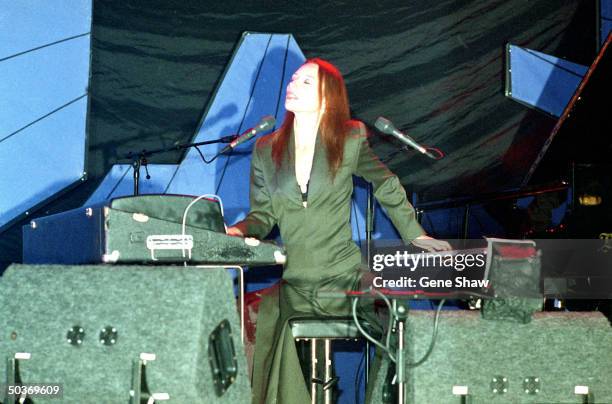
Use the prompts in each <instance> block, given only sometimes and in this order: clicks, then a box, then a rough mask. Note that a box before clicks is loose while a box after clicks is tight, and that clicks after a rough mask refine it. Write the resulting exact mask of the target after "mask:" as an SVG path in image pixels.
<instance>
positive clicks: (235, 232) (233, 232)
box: [226, 226, 244, 237]
mask: <svg viewBox="0 0 612 404" xmlns="http://www.w3.org/2000/svg"><path fill="white" fill-rule="evenodd" d="M226 233H227V235H228V236H234V237H244V233H242V230H240V229H239V228H238V227H235V226H232V227H228V228H227V231H226Z"/></svg>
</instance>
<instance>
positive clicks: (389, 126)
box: [374, 116, 436, 160]
mask: <svg viewBox="0 0 612 404" xmlns="http://www.w3.org/2000/svg"><path fill="white" fill-rule="evenodd" d="M374 126H375V127H376V129H378V130H379V131H381V132H382V133H385V134H387V135H391V136H393V137H394V138H396V139H397V140H399V141H400V142H402V143H403V144H405V145H407V146H410V147H412V148H413V149H415V150H417V151H419V152H420V153H422V154H424V155H426V156H427V157H429V158H431V159H434V160H436V156H434V155H433V154H431V153H430V152H429V151H428V150H427V149H426V148H424V147H423V146H421V145H420V144H418V143H417V142H415V141H414V139H412V138H411V137H410V136H408V135H406V134H405V133H403V132H400V131H399V130H398V129H397V128H396V127H395V126H394V125H393V123H391V121H390V120H388V119H387V118H383V117H382V116H379V117H378V119H377V120H376V122H375V123H374Z"/></svg>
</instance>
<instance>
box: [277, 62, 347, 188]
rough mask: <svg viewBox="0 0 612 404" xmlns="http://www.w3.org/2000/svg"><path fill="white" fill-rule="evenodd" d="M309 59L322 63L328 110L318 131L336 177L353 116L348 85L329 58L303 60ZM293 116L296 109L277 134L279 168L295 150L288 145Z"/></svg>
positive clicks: (321, 91) (323, 97)
mask: <svg viewBox="0 0 612 404" xmlns="http://www.w3.org/2000/svg"><path fill="white" fill-rule="evenodd" d="M307 63H314V64H316V65H317V66H319V73H318V77H319V105H323V100H325V111H323V115H322V116H321V122H320V123H319V131H320V134H321V138H322V139H321V140H322V142H323V145H324V146H325V149H326V152H327V163H328V165H329V168H330V174H331V176H332V179H333V178H334V177H335V176H336V173H337V172H338V168H340V164H341V163H342V158H343V157H344V143H345V141H346V137H347V135H348V132H349V123H350V118H351V116H350V111H349V101H348V94H347V91H346V85H345V84H344V79H343V78H342V74H341V73H340V70H338V68H337V67H336V66H334V65H333V64H331V63H329V62H328V61H325V60H323V59H319V58H313V59H308V60H307V61H306V62H305V63H304V64H307ZM294 118H295V115H294V114H293V112H291V111H287V112H286V114H285V120H284V121H283V124H282V125H281V127H280V128H278V130H277V131H276V133H275V134H274V140H273V143H272V160H273V161H274V163H275V165H276V168H277V169H279V168H280V167H281V166H282V163H283V159H284V157H285V155H287V156H288V155H289V154H288V153H293V150H288V148H289V137H290V136H291V131H292V129H293V121H294Z"/></svg>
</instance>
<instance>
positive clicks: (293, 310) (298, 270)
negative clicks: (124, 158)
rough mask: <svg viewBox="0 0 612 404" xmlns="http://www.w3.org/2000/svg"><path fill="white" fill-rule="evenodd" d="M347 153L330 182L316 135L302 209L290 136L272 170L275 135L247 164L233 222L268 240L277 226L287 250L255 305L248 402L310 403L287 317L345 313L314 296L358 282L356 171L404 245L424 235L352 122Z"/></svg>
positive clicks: (341, 305) (338, 304)
mask: <svg viewBox="0 0 612 404" xmlns="http://www.w3.org/2000/svg"><path fill="white" fill-rule="evenodd" d="M351 128H352V129H351V131H350V134H349V136H348V137H347V140H346V143H345V146H344V158H343V161H342V164H341V166H340V168H339V170H338V171H337V173H336V177H335V179H334V180H333V181H332V178H331V175H330V174H329V166H328V164H327V156H326V150H325V147H324V145H323V144H322V142H321V141H320V139H319V138H320V136H317V141H316V145H315V152H314V157H313V163H312V169H311V174H310V182H309V189H308V199H307V202H308V203H307V207H304V206H303V204H302V195H301V192H300V189H299V186H298V184H297V180H296V177H295V163H294V160H293V154H294V150H295V142H294V138H293V134H292V135H291V138H290V141H289V150H290V153H289V156H288V157H287V158H286V159H285V161H284V162H283V164H282V166H281V167H280V168H279V169H278V170H277V168H276V166H275V164H274V161H273V160H272V157H271V151H272V147H271V146H272V142H271V140H272V136H274V135H269V136H266V137H263V138H260V139H259V140H258V141H257V143H256V145H255V148H254V151H253V156H252V161H251V184H250V186H251V189H250V204H251V207H250V211H249V214H248V215H247V217H246V218H245V219H244V220H243V221H241V222H239V223H237V224H236V225H235V226H237V227H238V228H240V229H241V230H242V232H243V233H244V234H245V235H247V236H252V237H257V238H260V239H262V238H265V237H266V236H267V235H268V233H269V232H270V231H271V230H272V228H273V227H274V225H278V228H279V230H280V234H281V237H282V240H283V243H284V245H285V248H286V250H287V264H286V266H285V269H284V271H283V277H282V278H283V279H282V280H283V282H282V283H281V285H280V286H279V288H276V289H274V292H273V293H271V294H269V295H267V296H265V297H264V299H263V300H262V302H261V304H260V308H259V315H258V320H257V331H256V336H255V355H254V365H253V403H266V404H271V403H280V404H285V403H290V404H301V403H304V404H306V403H309V402H310V393H309V391H308V388H307V386H306V384H305V383H304V378H303V376H302V370H301V367H300V363H299V361H298V356H297V350H296V346H295V342H294V339H293V336H292V335H291V330H290V329H289V327H288V320H290V319H291V318H294V317H298V316H299V317H303V316H305V315H306V316H308V315H310V316H312V315H321V316H347V315H350V311H349V306H348V302H347V301H342V300H334V299H317V298H316V291H317V290H319V289H325V290H330V289H335V290H351V289H355V288H356V287H357V286H358V282H359V274H360V271H359V269H360V266H361V252H360V250H359V248H358V247H357V245H356V244H355V242H354V241H353V240H352V232H351V226H350V209H351V194H352V193H353V179H352V176H353V175H357V176H359V177H362V178H364V179H365V180H367V181H368V182H370V183H372V186H373V189H374V196H375V197H376V199H377V200H378V202H379V203H380V204H381V205H382V206H383V207H384V208H385V209H386V211H387V214H388V216H389V218H390V219H391V221H392V222H393V224H394V225H395V227H396V228H397V230H398V231H399V233H400V236H401V237H402V239H403V240H404V241H405V242H410V241H411V240H413V239H414V238H416V237H418V236H420V235H422V234H424V232H423V230H422V228H421V226H420V225H419V224H418V222H417V221H416V219H415V212H414V209H413V207H412V206H411V205H410V203H409V202H408V199H407V197H406V192H405V191H404V188H403V187H402V185H401V184H400V182H399V179H398V178H397V176H395V175H394V174H393V173H391V171H389V170H388V169H387V168H386V166H385V165H384V164H382V163H381V162H380V160H379V159H378V157H377V156H376V154H374V152H373V151H372V149H371V148H370V146H369V144H368V141H367V130H366V128H365V125H364V124H363V123H361V122H357V121H353V122H352V125H351Z"/></svg>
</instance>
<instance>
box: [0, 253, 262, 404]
mask: <svg viewBox="0 0 612 404" xmlns="http://www.w3.org/2000/svg"><path fill="white" fill-rule="evenodd" d="M15 354H19V355H18V356H17V359H15ZM23 354H30V359H27V360H25V359H20V358H27V355H23ZM0 359H2V363H0V385H1V384H5V383H7V381H11V380H12V381H16V382H21V383H22V384H23V385H29V384H39V385H40V384H60V385H61V387H62V399H61V400H60V402H62V403H79V404H83V403H138V404H140V403H141V402H143V403H144V402H147V401H148V400H149V399H164V398H167V397H168V396H169V401H167V402H171V403H207V404H208V403H227V402H229V403H232V402H233V403H242V402H248V401H249V400H250V386H249V381H248V376H247V368H246V359H245V356H244V348H243V345H242V343H241V341H240V326H239V320H238V313H237V310H236V304H235V299H234V295H233V288H232V282H231V280H230V276H229V275H228V274H227V273H226V271H225V270H224V269H222V268H213V269H203V268H194V267H180V266H165V267H162V266H154V267H153V266H147V267H145V266H104V265H98V266H52V265H40V266H34V265H31V266H30V265H12V266H11V267H9V268H8V269H7V271H6V272H5V273H4V275H3V276H2V277H1V278H0ZM3 394H4V392H3ZM3 394H0V401H3V400H2V395H3ZM38 397H42V396H40V395H39V396H38ZM5 400H6V401H5V403H7V402H9V400H10V399H9V398H6V397H5ZM34 400H35V401H36V399H35V398H34ZM10 402H12V401H10ZM149 402H151V401H149ZM155 402H158V401H155Z"/></svg>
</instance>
